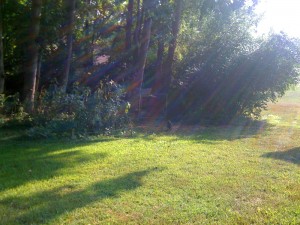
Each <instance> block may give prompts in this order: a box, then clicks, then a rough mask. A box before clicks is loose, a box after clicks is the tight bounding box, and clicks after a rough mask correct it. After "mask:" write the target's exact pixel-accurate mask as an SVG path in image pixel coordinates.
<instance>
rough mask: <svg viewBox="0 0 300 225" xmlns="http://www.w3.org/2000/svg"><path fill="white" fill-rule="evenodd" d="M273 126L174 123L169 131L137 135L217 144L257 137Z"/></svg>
mask: <svg viewBox="0 0 300 225" xmlns="http://www.w3.org/2000/svg"><path fill="white" fill-rule="evenodd" d="M273 126H274V125H272V124H270V123H268V122H267V121H266V120H261V121H253V120H244V121H238V122H235V123H232V124H229V125H223V126H201V125H184V124H176V123H175V124H174V127H173V128H172V130H171V131H163V132H157V133H156V132H152V130H151V129H150V131H148V132H147V133H144V134H143V133H142V134H143V135H139V136H138V137H139V138H140V139H143V140H147V141H153V140H155V139H156V138H157V137H159V135H165V136H170V137H172V138H174V140H189V141H191V142H196V143H205V144H217V141H223V140H227V141H232V140H236V139H243V138H249V137H252V136H255V135H259V134H261V133H263V132H265V131H268V130H270V129H271V128H272V127H273ZM157 135H158V136H157Z"/></svg>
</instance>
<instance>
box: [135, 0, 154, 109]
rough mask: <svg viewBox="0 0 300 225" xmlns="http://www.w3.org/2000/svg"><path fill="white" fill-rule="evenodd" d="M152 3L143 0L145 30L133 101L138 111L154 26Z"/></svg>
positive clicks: (143, 31)
mask: <svg viewBox="0 0 300 225" xmlns="http://www.w3.org/2000/svg"><path fill="white" fill-rule="evenodd" d="M152 4H153V2H151V0H144V1H143V8H144V10H145V11H144V14H145V15H144V24H143V30H142V35H141V46H140V50H139V56H138V59H137V60H138V61H137V66H136V67H137V69H136V73H135V77H134V84H133V89H134V96H133V97H134V98H133V103H134V107H137V110H138V111H140V108H141V89H142V85H143V80H144V72H145V65H146V60H147V54H148V50H149V43H150V38H151V27H152V17H151V5H152ZM137 97H138V98H137ZM136 103H137V104H136Z"/></svg>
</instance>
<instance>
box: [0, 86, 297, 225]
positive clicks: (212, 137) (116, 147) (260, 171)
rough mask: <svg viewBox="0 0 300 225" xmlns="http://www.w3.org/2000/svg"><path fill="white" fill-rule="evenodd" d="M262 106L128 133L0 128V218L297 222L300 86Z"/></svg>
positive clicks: (41, 221)
mask: <svg viewBox="0 0 300 225" xmlns="http://www.w3.org/2000/svg"><path fill="white" fill-rule="evenodd" d="M269 108H270V109H269V111H267V112H265V113H264V115H263V117H262V119H263V120H264V121H262V122H260V123H256V124H254V125H248V126H246V125H245V126H227V127H215V128H195V127H190V128H189V129H187V128H185V129H179V130H178V131H177V132H173V133H159V134H147V135H146V134H140V135H136V137H132V138H111V137H102V138H95V139H93V140H90V141H70V140H65V141H58V140H51V141H45V140H39V141H36V140H35V141H34V140H27V139H26V138H25V137H22V133H23V131H22V129H19V130H17V131H16V130H10V129H2V130H0V224H3V225H8V224H14V225H15V224H55V225H56V224H300V138H299V137H300V90H299V89H297V91H294V92H289V93H288V95H287V96H286V97H285V98H283V99H282V100H281V101H280V102H279V103H278V104H276V105H270V107H269ZM180 130H185V132H180Z"/></svg>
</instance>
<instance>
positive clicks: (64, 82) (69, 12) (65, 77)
mask: <svg viewBox="0 0 300 225" xmlns="http://www.w3.org/2000/svg"><path fill="white" fill-rule="evenodd" d="M65 4H66V5H65V7H66V24H65V32H66V38H67V43H66V55H65V65H64V69H63V73H62V75H61V78H60V84H59V85H60V90H61V91H63V92H66V90H67V86H68V81H69V74H70V68H71V62H72V53H73V27H74V13H75V0H66V1H65Z"/></svg>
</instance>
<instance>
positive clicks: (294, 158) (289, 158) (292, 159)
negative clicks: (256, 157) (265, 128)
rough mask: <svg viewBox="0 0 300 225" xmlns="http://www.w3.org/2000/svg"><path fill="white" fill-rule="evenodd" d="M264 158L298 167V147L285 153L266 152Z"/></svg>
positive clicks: (299, 161)
mask: <svg viewBox="0 0 300 225" xmlns="http://www.w3.org/2000/svg"><path fill="white" fill-rule="evenodd" d="M262 157H264V158H273V159H277V160H282V161H286V162H289V163H294V164H296V165H300V147H298V148H292V149H289V150H287V151H276V152H268V153H266V154H263V155H262Z"/></svg>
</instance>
